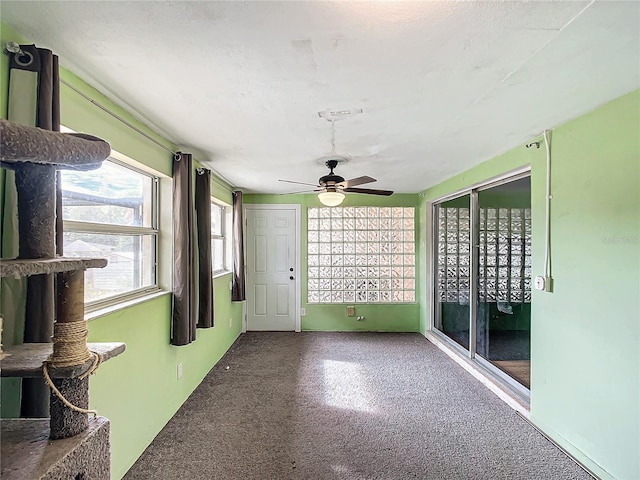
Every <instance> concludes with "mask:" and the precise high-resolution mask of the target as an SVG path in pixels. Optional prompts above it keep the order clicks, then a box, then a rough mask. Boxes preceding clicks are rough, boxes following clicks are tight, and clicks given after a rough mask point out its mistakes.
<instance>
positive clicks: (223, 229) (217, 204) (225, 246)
mask: <svg viewBox="0 0 640 480" xmlns="http://www.w3.org/2000/svg"><path fill="white" fill-rule="evenodd" d="M214 208H218V209H220V210H221V214H220V234H219V235H214V234H213V232H211V274H212V276H213V278H216V277H221V276H223V275H227V274H230V273H231V268H230V265H231V261H230V258H231V257H230V250H231V248H230V241H231V237H230V236H229V232H231V231H232V230H231V225H230V214H231V211H230V210H229V209H230V206H229V205H227V204H226V203H224V202H222V201H221V200H218V199H217V198H216V197H213V196H212V197H211V211H212V212H213V209H214ZM213 240H222V268H221V269H218V270H216V269H215V268H214V265H213V259H214V253H213V252H214V250H213Z"/></svg>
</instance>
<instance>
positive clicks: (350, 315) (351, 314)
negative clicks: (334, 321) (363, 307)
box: [347, 305, 356, 317]
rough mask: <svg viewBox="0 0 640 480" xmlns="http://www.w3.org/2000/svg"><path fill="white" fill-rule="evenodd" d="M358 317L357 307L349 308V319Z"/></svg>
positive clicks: (350, 306) (351, 306)
mask: <svg viewBox="0 0 640 480" xmlns="http://www.w3.org/2000/svg"><path fill="white" fill-rule="evenodd" d="M355 316H356V307H354V306H353V305H349V306H348V307H347V317H355Z"/></svg>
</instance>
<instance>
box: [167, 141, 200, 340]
mask: <svg viewBox="0 0 640 480" xmlns="http://www.w3.org/2000/svg"><path fill="white" fill-rule="evenodd" d="M192 164H193V160H192V158H191V154H190V153H182V152H178V153H176V154H175V156H174V159H173V238H174V240H173V312H172V318H171V344H172V345H188V344H189V343H191V342H193V341H194V340H195V339H196V273H195V229H194V213H193V210H194V205H193V167H192Z"/></svg>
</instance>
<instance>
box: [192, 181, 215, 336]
mask: <svg viewBox="0 0 640 480" xmlns="http://www.w3.org/2000/svg"><path fill="white" fill-rule="evenodd" d="M197 172H198V174H197V175H196V221H197V227H198V323H197V326H198V328H210V327H213V317H214V313H213V272H212V261H211V260H212V259H211V171H210V170H207V169H204V168H202V169H199V170H198V171H197Z"/></svg>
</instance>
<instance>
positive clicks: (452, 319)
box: [405, 195, 471, 349]
mask: <svg viewBox="0 0 640 480" xmlns="http://www.w3.org/2000/svg"><path fill="white" fill-rule="evenodd" d="M469 207H470V196H469V195H465V196H463V197H460V198H456V199H453V200H449V201H447V202H444V203H441V204H439V205H436V207H435V211H434V214H435V218H436V221H435V222H434V223H435V225H436V229H435V231H434V235H433V241H434V246H435V250H434V251H435V252H436V254H435V268H434V275H435V279H436V281H435V285H436V295H435V298H436V307H435V318H434V326H435V328H436V329H438V330H440V331H441V332H442V333H444V334H445V335H446V336H448V337H449V338H450V339H452V340H453V341H455V342H457V343H458V344H460V345H462V346H463V347H464V348H467V349H468V348H469V326H470V318H469V316H470V302H469V294H470V292H469V286H470V285H469V264H470V263H471V254H470V249H469V247H468V246H469V244H470V243H471V232H470V228H469ZM437 252H442V253H441V254H438V253H437ZM405 257H411V259H413V255H410V256H409V255H405ZM412 273H413V272H412ZM407 282H409V281H408V280H407ZM412 282H413V281H412ZM409 285H412V283H408V285H407V286H409ZM405 293H406V294H405V298H406V299H408V298H413V299H414V300H415V293H414V292H413V291H410V292H409V291H408V292H405ZM414 300H411V301H414ZM406 301H409V300H406Z"/></svg>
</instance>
